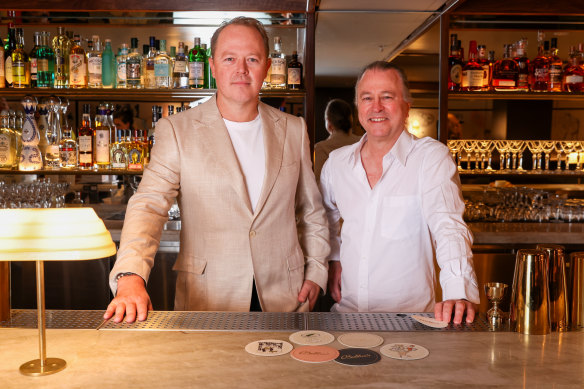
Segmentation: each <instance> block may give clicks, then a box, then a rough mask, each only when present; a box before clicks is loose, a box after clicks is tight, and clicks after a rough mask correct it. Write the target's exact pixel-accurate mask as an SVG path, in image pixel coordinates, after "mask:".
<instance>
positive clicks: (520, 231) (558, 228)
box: [468, 222, 584, 245]
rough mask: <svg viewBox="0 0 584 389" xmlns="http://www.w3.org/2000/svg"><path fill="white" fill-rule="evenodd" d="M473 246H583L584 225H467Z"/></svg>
mask: <svg viewBox="0 0 584 389" xmlns="http://www.w3.org/2000/svg"><path fill="white" fill-rule="evenodd" d="M468 226H469V228H470V230H471V231H472V233H473V235H474V244H475V245H478V244H494V245H497V244H517V243H519V244H538V243H554V244H576V245H582V244H584V223H527V222H525V223H468Z"/></svg>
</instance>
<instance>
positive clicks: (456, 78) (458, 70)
mask: <svg viewBox="0 0 584 389" xmlns="http://www.w3.org/2000/svg"><path fill="white" fill-rule="evenodd" d="M450 79H451V80H452V82H453V83H455V84H460V83H462V66H460V65H454V66H452V68H450Z"/></svg>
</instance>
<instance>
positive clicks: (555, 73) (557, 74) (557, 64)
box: [548, 38, 564, 92]
mask: <svg viewBox="0 0 584 389" xmlns="http://www.w3.org/2000/svg"><path fill="white" fill-rule="evenodd" d="M549 59H550V83H549V84H548V91H549V92H561V91H562V78H563V74H562V73H563V70H564V69H563V68H564V64H563V62H562V59H561V58H560V57H559V56H558V38H552V39H551V52H550V56H549Z"/></svg>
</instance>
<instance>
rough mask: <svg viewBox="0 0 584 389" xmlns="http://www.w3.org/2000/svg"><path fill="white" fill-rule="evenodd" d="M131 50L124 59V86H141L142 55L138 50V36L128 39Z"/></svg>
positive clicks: (136, 87)
mask: <svg viewBox="0 0 584 389" xmlns="http://www.w3.org/2000/svg"><path fill="white" fill-rule="evenodd" d="M130 46H131V51H130V53H129V54H128V58H127V59H126V88H131V89H138V88H142V55H140V53H139V52H138V38H132V39H130Z"/></svg>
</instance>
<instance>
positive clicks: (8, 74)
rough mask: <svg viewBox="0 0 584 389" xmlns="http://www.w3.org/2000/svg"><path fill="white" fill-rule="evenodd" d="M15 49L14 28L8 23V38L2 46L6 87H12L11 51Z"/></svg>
mask: <svg viewBox="0 0 584 389" xmlns="http://www.w3.org/2000/svg"><path fill="white" fill-rule="evenodd" d="M14 50H16V28H15V27H14V24H12V23H9V24H8V39H7V42H6V45H5V46H4V74H5V84H6V88H12V52H13V51H14Z"/></svg>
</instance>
